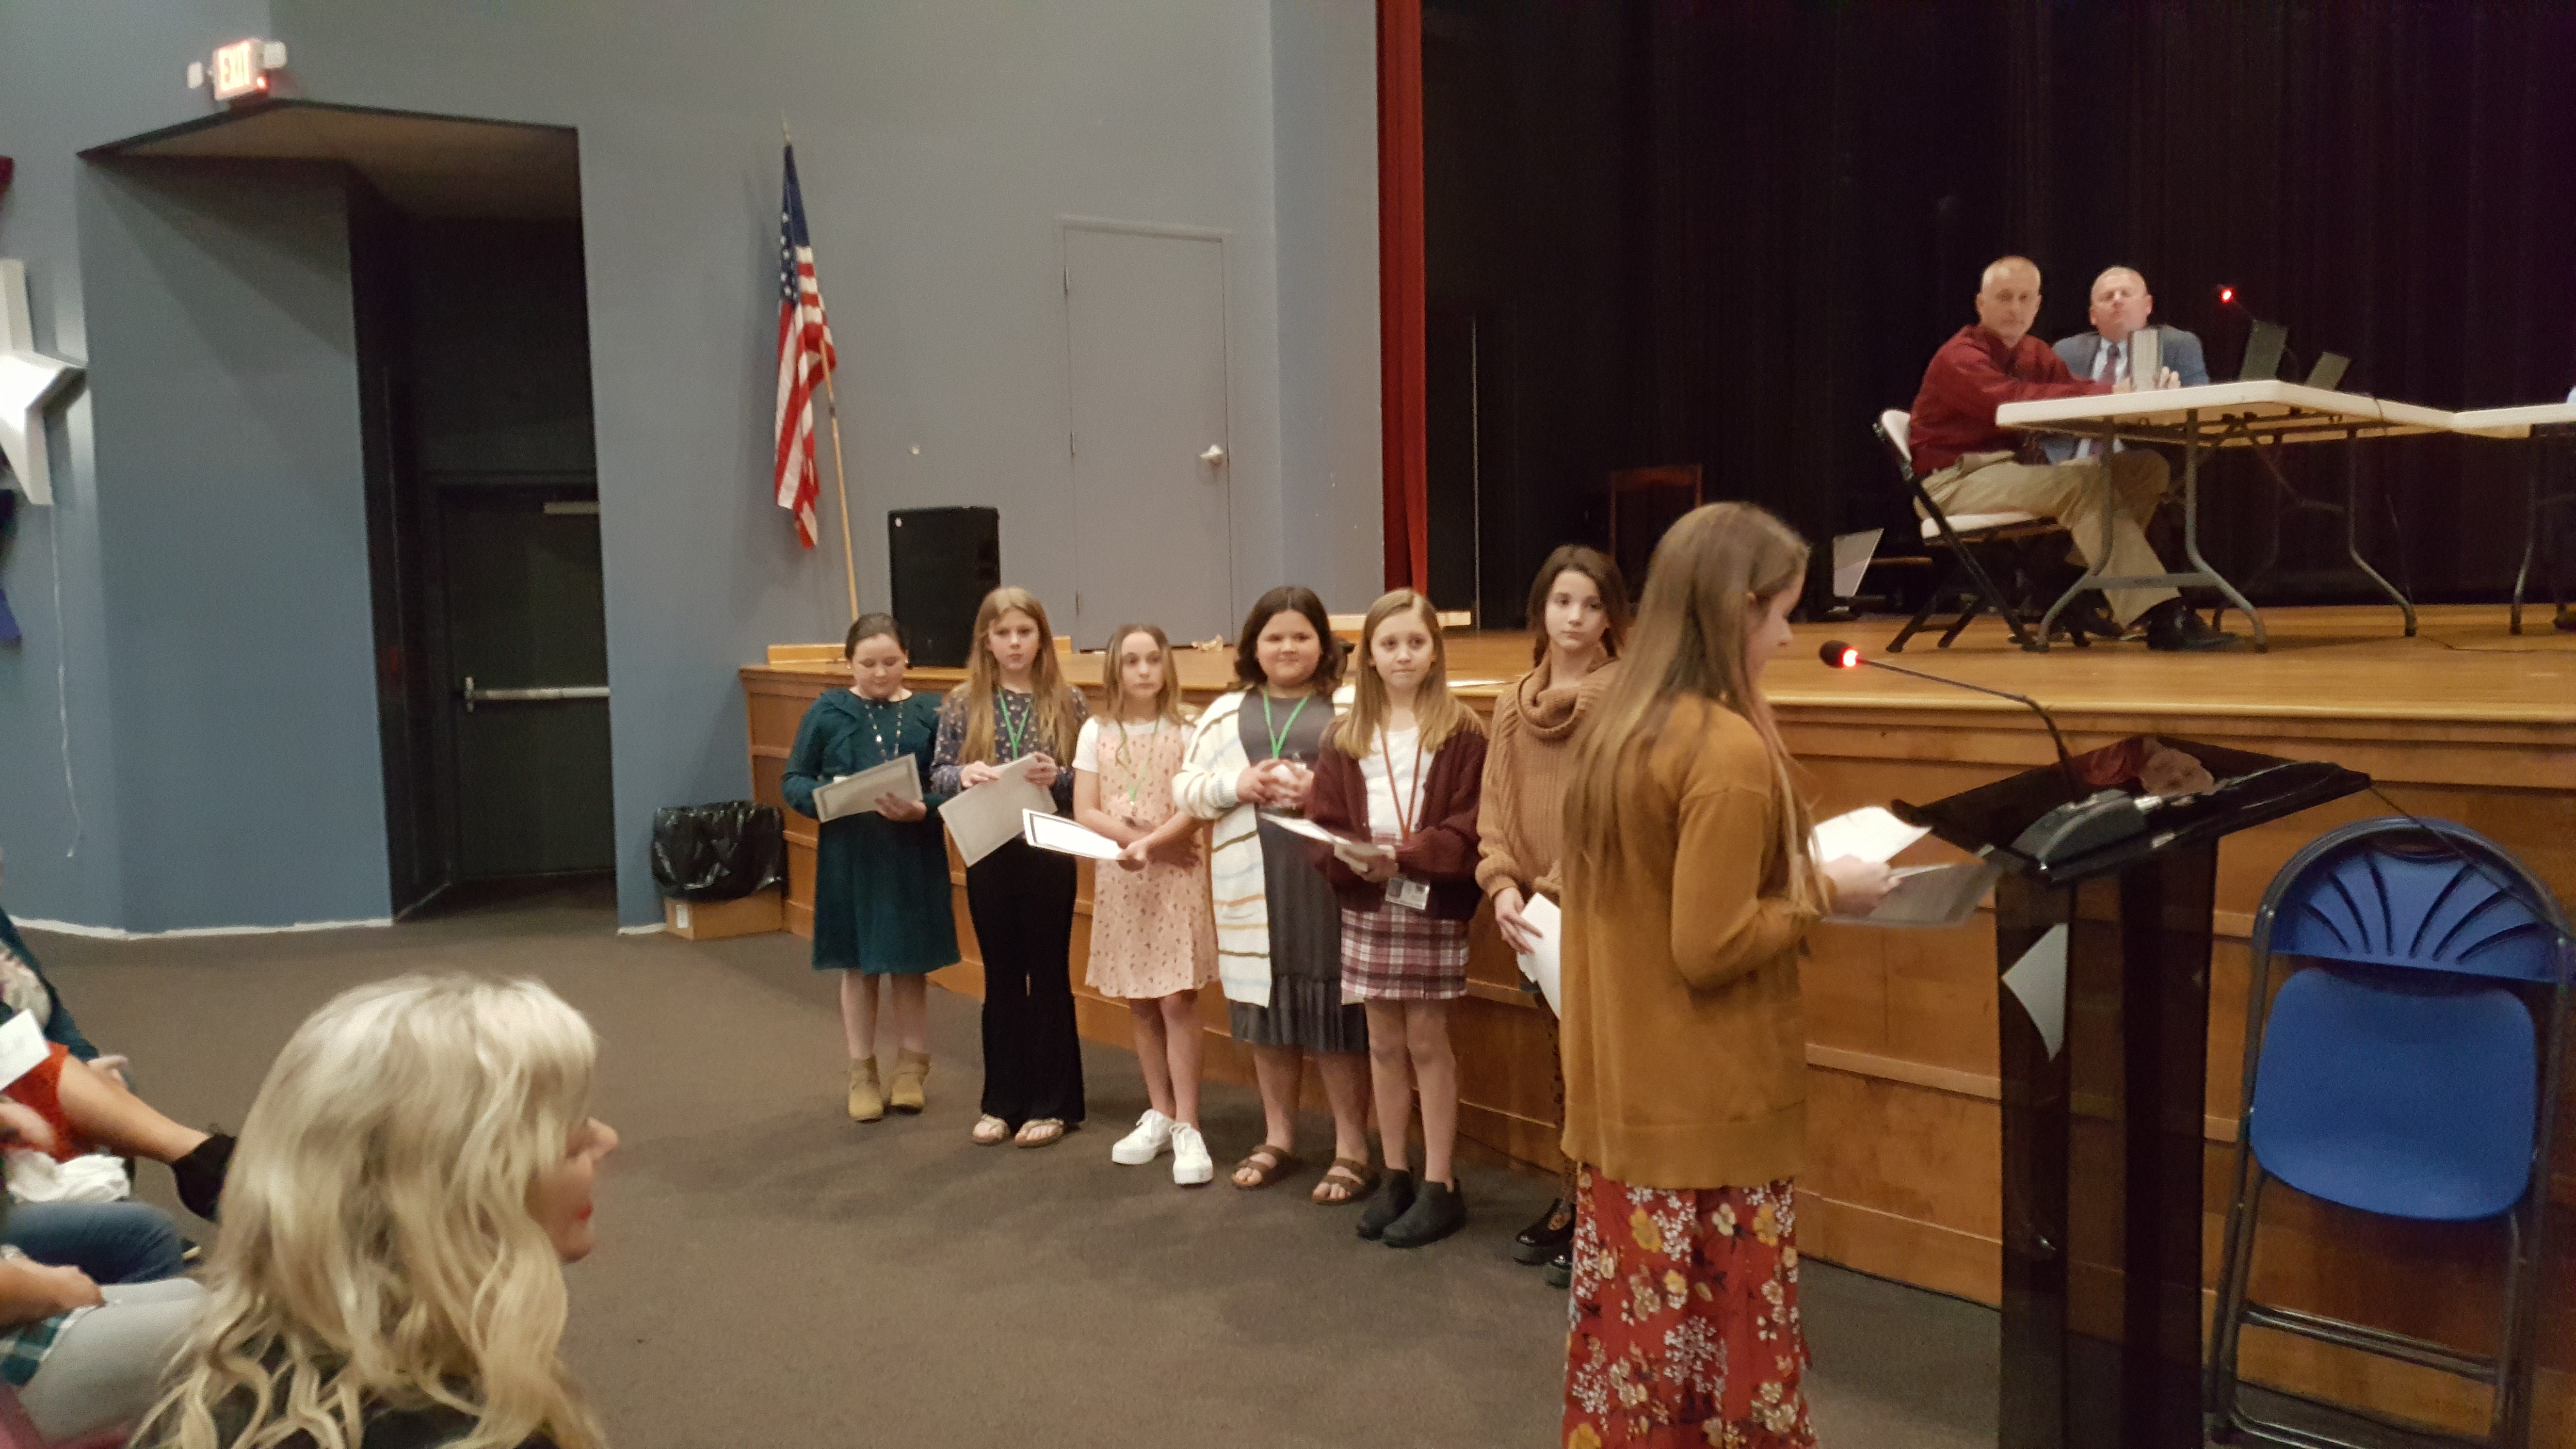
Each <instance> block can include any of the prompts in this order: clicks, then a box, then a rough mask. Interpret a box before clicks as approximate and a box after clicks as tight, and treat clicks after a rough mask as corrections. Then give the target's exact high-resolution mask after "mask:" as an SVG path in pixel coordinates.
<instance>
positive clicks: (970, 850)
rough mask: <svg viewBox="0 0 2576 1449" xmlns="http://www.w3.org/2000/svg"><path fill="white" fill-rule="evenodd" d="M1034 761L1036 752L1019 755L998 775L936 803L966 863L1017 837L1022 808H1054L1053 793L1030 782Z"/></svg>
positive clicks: (972, 861)
mask: <svg viewBox="0 0 2576 1449" xmlns="http://www.w3.org/2000/svg"><path fill="white" fill-rule="evenodd" d="M1037 761H1038V757H1037V756H1036V755H1022V756H1020V757H1019V758H1018V759H1016V760H1013V761H1011V762H1010V763H1009V764H1007V765H1004V766H1003V767H1002V773H1001V776H1000V778H998V779H992V780H987V781H985V782H984V783H983V784H981V785H978V786H976V787H975V788H974V789H972V790H968V791H966V792H964V793H963V794H960V795H957V796H955V797H954V798H952V799H950V800H949V802H948V803H947V804H945V805H942V806H940V807H939V818H940V819H942V820H945V821H947V822H948V836H949V838H950V839H951V840H954V841H956V842H957V853H958V855H959V856H961V857H963V858H964V859H965V861H966V863H967V864H968V865H973V864H974V863H975V862H977V861H979V860H982V859H983V858H984V857H985V856H988V855H991V854H992V853H993V852H994V851H996V850H999V849H1001V848H1002V847H1003V846H1004V845H1006V844H1008V843H1010V842H1011V841H1014V840H1017V839H1019V838H1020V831H1021V828H1022V827H1021V823H1020V812H1021V811H1023V810H1044V811H1047V812H1049V813H1053V812H1054V810H1055V797H1054V796H1053V795H1050V794H1048V793H1047V792H1046V791H1044V790H1041V789H1039V788H1038V787H1037V786H1035V785H1032V784H1030V783H1029V768H1030V766H1032V765H1035V764H1036V763H1037Z"/></svg>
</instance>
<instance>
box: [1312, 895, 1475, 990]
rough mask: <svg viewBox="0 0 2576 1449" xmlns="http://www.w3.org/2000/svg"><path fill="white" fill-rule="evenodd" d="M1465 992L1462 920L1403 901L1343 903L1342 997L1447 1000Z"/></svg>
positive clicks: (1465, 929) (1465, 968)
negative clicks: (1362, 907)
mask: <svg viewBox="0 0 2576 1449" xmlns="http://www.w3.org/2000/svg"><path fill="white" fill-rule="evenodd" d="M1466 994H1467V923H1466V922H1465V921H1443V920H1439V919H1437V918H1436V917H1433V916H1431V915H1429V914H1427V913H1425V912H1422V911H1410V910H1406V909H1405V908H1404V907H1402V906H1391V905H1390V906H1380V907H1378V908H1376V909H1375V910H1367V911H1355V910H1352V909H1351V908H1350V907H1348V906H1344V907H1342V999H1343V1000H1345V1001H1452V1000H1455V999H1457V998H1458V997H1461V996H1464V995H1466Z"/></svg>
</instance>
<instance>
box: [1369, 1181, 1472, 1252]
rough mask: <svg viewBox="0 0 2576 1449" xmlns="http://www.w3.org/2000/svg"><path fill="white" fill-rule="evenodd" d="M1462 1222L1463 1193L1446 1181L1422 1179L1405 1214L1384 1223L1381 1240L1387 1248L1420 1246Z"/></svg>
mask: <svg viewBox="0 0 2576 1449" xmlns="http://www.w3.org/2000/svg"><path fill="white" fill-rule="evenodd" d="M1465 1226H1467V1199H1466V1197H1465V1195H1463V1194H1461V1193H1460V1192H1459V1191H1458V1189H1456V1188H1454V1187H1451V1186H1450V1185H1449V1184H1447V1183H1445V1182H1425V1183H1423V1184H1421V1185H1420V1186H1419V1187H1418V1188H1417V1189H1416V1190H1415V1194H1414V1199H1413V1206H1411V1207H1409V1208H1407V1209H1405V1211H1404V1216H1402V1217H1400V1218H1397V1219H1396V1220H1395V1221H1394V1222H1391V1223H1388V1224H1387V1225H1386V1237H1385V1238H1384V1239H1383V1240H1382V1241H1384V1242H1385V1244H1386V1245H1387V1246H1388V1247H1390V1248H1419V1247H1422V1246H1424V1245H1425V1244H1428V1243H1436V1242H1438V1241H1440V1240H1441V1239H1442V1238H1445V1237H1447V1236H1449V1235H1450V1234H1451V1233H1454V1232H1456V1231H1458V1230H1459V1229H1460V1228H1463V1227H1465Z"/></svg>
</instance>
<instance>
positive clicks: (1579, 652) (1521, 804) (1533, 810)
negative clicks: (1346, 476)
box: [1476, 543, 1628, 1288]
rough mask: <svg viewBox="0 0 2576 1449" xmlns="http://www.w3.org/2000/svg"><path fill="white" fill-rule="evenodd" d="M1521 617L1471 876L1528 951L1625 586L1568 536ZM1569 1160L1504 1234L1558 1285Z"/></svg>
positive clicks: (1506, 931) (1613, 657)
mask: <svg viewBox="0 0 2576 1449" xmlns="http://www.w3.org/2000/svg"><path fill="white" fill-rule="evenodd" d="M1529 620H1530V623H1531V625H1532V626H1533V627H1535V628H1536V629H1537V630H1538V631H1539V636H1538V638H1537V639H1536V640H1534V641H1532V644H1531V648H1530V654H1531V662H1532V664H1533V665H1534V666H1535V667H1534V668H1532V669H1531V670H1530V672H1529V673H1527V674H1524V675H1522V676H1521V677H1520V678H1519V679H1516V680H1514V681H1513V682H1512V687H1511V688H1510V689H1509V690H1506V691H1505V692H1504V693H1503V696H1502V697H1501V698H1500V699H1497V700H1495V701H1494V735H1493V743H1492V744H1491V745H1490V746H1488V747H1487V749H1486V751H1485V788H1484V794H1483V797H1482V803H1481V806H1480V809H1479V812H1478V815H1477V818H1476V838H1477V851H1478V855H1479V859H1478V860H1477V862H1476V883H1477V884H1478V885H1480V886H1482V887H1484V890H1485V894H1486V896H1487V897H1488V898H1489V899H1491V900H1492V901H1493V903H1494V925H1495V927H1496V929H1498V930H1499V931H1500V932H1501V933H1502V937H1503V944H1505V945H1507V946H1509V947H1511V948H1512V949H1513V950H1514V951H1516V952H1520V953H1522V954H1527V953H1528V952H1530V951H1531V950H1533V949H1535V948H1536V947H1537V945H1538V935H1537V932H1536V931H1535V930H1534V929H1533V928H1532V927H1531V926H1530V924H1529V923H1528V922H1527V921H1525V920H1523V919H1522V917H1521V908H1522V907H1523V906H1526V905H1527V904H1528V903H1529V902H1530V901H1531V900H1532V899H1534V898H1535V897H1538V896H1545V897H1547V898H1548V899H1549V900H1550V901H1551V902H1555V903H1559V904H1562V902H1561V899H1560V897H1561V896H1562V894H1563V891H1562V882H1561V881H1560V880H1559V878H1558V857H1559V856H1560V854H1561V853H1562V844H1563V841H1564V836H1565V829H1564V823H1565V774H1566V768H1567V765H1568V763H1569V759H1568V757H1569V755H1570V754H1571V751H1572V747H1573V743H1574V732H1575V731H1576V730H1577V729H1578V728H1580V727H1581V726H1582V724H1583V722H1584V721H1585V720H1586V719H1588V718H1590V717H1591V715H1592V712H1593V711H1594V710H1596V709H1598V708H1599V707H1600V705H1601V698H1602V696H1603V695H1604V694H1606V693H1607V692H1608V691H1609V688H1610V681H1612V680H1613V679H1616V678H1618V675H1619V646H1620V644H1621V642H1622V641H1623V640H1625V639H1626V638H1627V634H1628V588H1627V584H1626V582H1625V581H1623V580H1622V579H1621V578H1620V577H1619V566H1618V565H1617V564H1615V563H1612V562H1611V561H1610V560H1609V558H1608V557H1607V556H1605V555H1604V554H1602V553H1601V552H1599V551H1598V550H1596V549H1589V548H1585V547H1584V546H1583V545H1581V544H1579V543H1569V544H1566V545H1564V546H1563V547H1561V548H1559V549H1557V550H1556V552H1554V553H1551V554H1549V555H1548V556H1547V562H1546V563H1544V564H1542V565H1540V566H1539V571H1538V577H1537V578H1536V579H1534V580H1532V582H1531V585H1530V601H1529ZM1555 1038H1556V1018H1555V1016H1554V1015H1553V1014H1551V1015H1550V1016H1549V1017H1548V1053H1547V1056H1548V1065H1549V1066H1550V1067H1551V1068H1555V1069H1556V1070H1554V1072H1553V1073H1552V1075H1553V1076H1554V1078H1555V1083H1554V1085H1555V1089H1556V1092H1555V1095H1556V1105H1557V1113H1558V1118H1559V1121H1560V1122H1562V1120H1563V1116H1564V1110H1565V1072H1564V1070H1563V1069H1562V1068H1561V1067H1559V1066H1558V1062H1557V1057H1558V1052H1557V1044H1556V1039H1555ZM1573 1243H1574V1166H1573V1164H1572V1163H1571V1162H1569V1163H1567V1164H1566V1168H1565V1180H1564V1182H1563V1183H1562V1184H1561V1186H1560V1188H1559V1191H1558V1193H1557V1197H1556V1200H1555V1201H1554V1202H1551V1203H1549V1204H1548V1207H1547V1211H1546V1212H1545V1213H1544V1214H1542V1215H1541V1216H1540V1217H1539V1219H1538V1221H1536V1222H1534V1223H1532V1224H1530V1225H1529V1226H1528V1227H1526V1228H1523V1229H1522V1230H1521V1232H1520V1236H1519V1237H1517V1238H1516V1239H1514V1240H1513V1247H1512V1251H1513V1256H1515V1257H1517V1258H1519V1259H1520V1261H1522V1262H1524V1263H1545V1264H1547V1265H1548V1276H1549V1278H1550V1280H1551V1281H1552V1282H1553V1283H1554V1284H1555V1285H1556V1286H1557V1287H1559V1288H1562V1287H1564V1286H1565V1280H1566V1275H1567V1274H1568V1273H1570V1272H1571V1271H1572V1260H1571V1258H1570V1257H1569V1256H1568V1255H1569V1254H1570V1252H1571V1251H1572V1247H1573Z"/></svg>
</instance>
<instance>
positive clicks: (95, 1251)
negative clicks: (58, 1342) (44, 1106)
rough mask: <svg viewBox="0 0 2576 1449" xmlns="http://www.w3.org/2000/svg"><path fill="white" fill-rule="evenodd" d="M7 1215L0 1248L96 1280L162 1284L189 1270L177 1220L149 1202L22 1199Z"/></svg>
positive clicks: (184, 1244) (12, 1204)
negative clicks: (173, 1219)
mask: <svg viewBox="0 0 2576 1449" xmlns="http://www.w3.org/2000/svg"><path fill="white" fill-rule="evenodd" d="M11 1105H15V1104H14V1103H13V1104H11ZM19 1110H21V1111H24V1110H25V1109H24V1108H20V1109H19ZM8 1213H9V1221H8V1225H7V1227H6V1228H5V1230H0V1246H7V1247H11V1248H16V1249H17V1250H18V1251H19V1252H22V1253H24V1254H26V1255H27V1256H28V1257H29V1258H31V1259H34V1260H35V1261H36V1262H39V1263H43V1264H46V1265H48V1266H51V1267H56V1268H78V1269H80V1270H81V1271H82V1272H83V1273H86V1274H88V1275H89V1278H90V1281H91V1282H94V1283H108V1284H125V1283H158V1282H160V1281H161V1280H162V1279H164V1278H176V1277H178V1276H179V1275H180V1274H182V1273H184V1272H186V1271H188V1256H187V1255H188V1245H187V1243H186V1241H185V1240H183V1239H182V1238H181V1237H180V1236H179V1226H178V1224H177V1223H175V1222H173V1221H171V1218H170V1215H169V1214H168V1213H166V1212H163V1211H162V1210H161V1209H160V1208H158V1207H155V1206H154V1205H152V1204H151V1203H148V1202H135V1201H132V1200H130V1199H129V1200H128V1201H125V1202H21V1203H11V1204H10V1205H9V1209H8Z"/></svg>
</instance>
